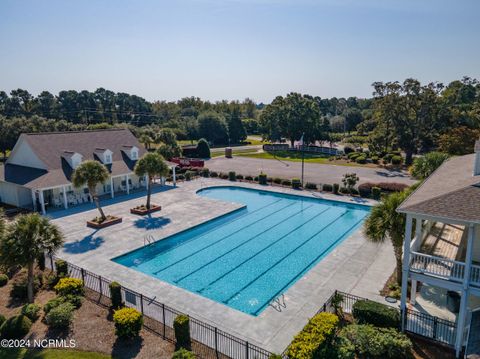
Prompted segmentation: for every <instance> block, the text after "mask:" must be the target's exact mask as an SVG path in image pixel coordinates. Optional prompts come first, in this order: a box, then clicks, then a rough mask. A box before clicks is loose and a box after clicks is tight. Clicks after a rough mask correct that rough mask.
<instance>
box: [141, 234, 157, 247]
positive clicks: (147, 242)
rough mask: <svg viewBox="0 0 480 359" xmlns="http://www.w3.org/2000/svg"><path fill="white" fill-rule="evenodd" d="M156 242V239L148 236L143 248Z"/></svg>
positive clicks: (144, 238)
mask: <svg viewBox="0 0 480 359" xmlns="http://www.w3.org/2000/svg"><path fill="white" fill-rule="evenodd" d="M153 242H155V238H153V236H152V235H151V234H147V235H146V236H145V237H143V246H144V247H145V246H148V245H150V244H152V243H153Z"/></svg>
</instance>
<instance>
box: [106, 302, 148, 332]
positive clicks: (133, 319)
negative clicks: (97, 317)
mask: <svg viewBox="0 0 480 359" xmlns="http://www.w3.org/2000/svg"><path fill="white" fill-rule="evenodd" d="M113 321H114V322H115V334H116V335H117V336H118V337H121V338H135V337H138V335H139V333H140V330H141V329H142V325H143V316H142V313H140V312H139V311H138V310H136V309H134V308H122V309H119V310H116V311H115V313H114V314H113Z"/></svg>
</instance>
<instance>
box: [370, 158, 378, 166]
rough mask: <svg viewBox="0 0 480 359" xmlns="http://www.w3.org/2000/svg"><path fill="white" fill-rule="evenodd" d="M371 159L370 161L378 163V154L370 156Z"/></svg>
mask: <svg viewBox="0 0 480 359" xmlns="http://www.w3.org/2000/svg"><path fill="white" fill-rule="evenodd" d="M371 160H372V163H375V164H377V163H378V156H372V157H371Z"/></svg>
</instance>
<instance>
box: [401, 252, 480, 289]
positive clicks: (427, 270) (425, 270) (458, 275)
mask: <svg viewBox="0 0 480 359" xmlns="http://www.w3.org/2000/svg"><path fill="white" fill-rule="evenodd" d="M410 269H411V270H412V271H415V272H419V273H422V274H428V275H433V276H436V277H439V278H443V279H448V280H452V281H456V282H463V277H464V276H465V263H463V262H457V261H454V260H452V259H446V258H441V257H435V256H431V255H428V254H424V253H418V252H411V262H410ZM475 275H476V279H477V281H478V282H479V283H480V267H478V271H477V272H476V274H475ZM472 277H473V272H472Z"/></svg>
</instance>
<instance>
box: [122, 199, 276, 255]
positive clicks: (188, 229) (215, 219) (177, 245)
mask: <svg viewBox="0 0 480 359" xmlns="http://www.w3.org/2000/svg"><path fill="white" fill-rule="evenodd" d="M280 201H283V199H278V200H276V201H273V202H271V203H269V204H267V205H265V206H262V207H260V208H257V209H256V210H254V211H252V212H249V213H243V214H241V215H239V216H238V217H237V218H235V219H234V220H232V221H230V222H226V223H228V224H230V223H234V222H236V221H238V220H240V219H245V218H247V217H248V216H250V215H252V214H255V213H256V212H258V211H261V210H262V209H265V208H267V207H269V206H272V205H274V204H276V203H278V202H280ZM244 209H246V208H245V207H244V208H240V209H238V211H242V210H244ZM236 211H237V210H236ZM236 211H234V212H233V213H227V214H225V215H223V216H221V217H218V218H213V219H211V220H209V221H207V222H204V223H200V224H198V225H195V226H193V227H191V228H187V229H186V230H184V231H181V232H179V233H174V234H172V235H170V236H168V237H166V238H164V239H162V240H161V241H163V240H169V239H172V238H173V237H175V236H178V235H183V234H186V233H188V232H189V231H193V230H196V229H199V228H200V227H201V226H203V225H210V224H213V222H215V221H217V220H222V219H226V217H228V216H231V215H237V214H238V212H236ZM220 228H221V226H218V225H217V226H214V227H213V228H210V229H209V230H208V231H205V232H202V233H200V234H197V235H195V236H193V237H192V238H189V239H187V240H185V241H182V242H180V243H178V244H176V245H174V246H172V247H171V248H168V249H167V250H163V251H162V250H161V251H159V252H158V253H154V254H153V255H152V256H150V257H149V260H151V258H152V257H155V256H157V255H158V254H164V253H168V252H171V251H173V250H174V249H177V248H179V247H181V246H182V245H184V244H187V243H189V242H191V241H193V240H195V239H197V238H198V237H199V236H204V235H205V234H208V233H211V232H214V231H217V230H219V229H220ZM156 243H160V241H156V242H155V243H154V244H156ZM152 249H153V247H152V248H150V251H149V253H151V252H153V250H152ZM139 250H143V248H141V249H139ZM134 252H135V251H133V252H131V253H134ZM126 255H128V254H126Z"/></svg>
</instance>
